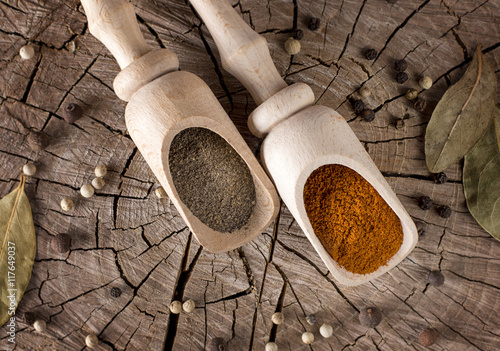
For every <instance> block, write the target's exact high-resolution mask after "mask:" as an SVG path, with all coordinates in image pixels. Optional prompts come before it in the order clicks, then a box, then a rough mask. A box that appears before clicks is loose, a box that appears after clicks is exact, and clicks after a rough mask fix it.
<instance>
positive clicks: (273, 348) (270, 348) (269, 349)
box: [266, 342, 278, 351]
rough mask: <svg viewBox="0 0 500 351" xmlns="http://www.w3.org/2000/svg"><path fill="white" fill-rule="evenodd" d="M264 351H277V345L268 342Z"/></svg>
mask: <svg viewBox="0 0 500 351" xmlns="http://www.w3.org/2000/svg"><path fill="white" fill-rule="evenodd" d="M266 351H278V345H277V344H276V343H275V342H268V343H267V344H266Z"/></svg>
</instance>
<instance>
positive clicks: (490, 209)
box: [464, 105, 500, 240]
mask: <svg viewBox="0 0 500 351" xmlns="http://www.w3.org/2000/svg"><path fill="white" fill-rule="evenodd" d="M464 193H465V199H466V200H467V207H468V208H469V211H470V213H471V214H472V216H473V217H474V218H475V219H476V221H477V222H478V223H479V224H480V225H481V227H483V228H484V230H486V231H487V232H488V233H490V234H491V236H493V237H494V238H496V239H498V240H500V106H499V105H497V106H496V108H495V116H494V118H493V123H491V126H490V128H489V129H488V131H487V132H486V134H485V135H484V136H483V137H482V138H481V139H480V140H479V142H478V143H477V144H476V146H474V148H473V149H472V150H471V151H470V152H469V153H468V154H467V155H466V156H465V162H464Z"/></svg>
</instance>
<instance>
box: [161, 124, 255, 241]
mask: <svg viewBox="0 0 500 351" xmlns="http://www.w3.org/2000/svg"><path fill="white" fill-rule="evenodd" d="M168 161H169V166H170V174H171V176H172V180H173V182H174V186H175V189H176V190H177V193H178V194H179V197H180V200H181V201H182V202H183V203H184V204H185V205H186V206H187V207H188V208H189V210H190V211H191V212H192V213H193V214H194V215H195V216H196V217H197V218H198V219H199V220H200V221H201V222H203V223H204V224H205V225H207V226H208V227H210V228H212V229H213V230H217V231H219V232H233V231H235V230H237V229H240V228H242V227H243V226H245V224H247V223H248V220H249V218H250V216H251V214H252V212H253V209H254V207H255V185H254V182H253V178H252V174H251V173H250V170H249V168H248V166H247V164H246V163H245V161H244V160H243V159H242V158H241V156H240V155H239V154H238V153H237V152H236V151H235V150H234V149H233V148H232V147H231V145H229V144H228V143H227V141H226V140H224V139H223V138H222V137H221V136H219V135H218V134H216V133H214V132H212V131H211V130H208V129H205V128H188V129H184V130H183V131H181V132H180V133H179V134H177V135H176V136H175V137H174V139H173V140H172V144H171V146H170V154H169V159H168Z"/></svg>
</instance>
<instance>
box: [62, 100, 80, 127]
mask: <svg viewBox="0 0 500 351" xmlns="http://www.w3.org/2000/svg"><path fill="white" fill-rule="evenodd" d="M62 115H63V118H64V120H65V121H66V122H68V123H74V122H76V121H77V120H78V119H79V118H80V117H82V115H83V109H82V108H81V106H80V105H78V104H68V105H67V106H66V108H65V109H64V110H63V112H62Z"/></svg>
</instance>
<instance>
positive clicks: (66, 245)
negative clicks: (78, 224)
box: [50, 234, 71, 253]
mask: <svg viewBox="0 0 500 351" xmlns="http://www.w3.org/2000/svg"><path fill="white" fill-rule="evenodd" d="M50 246H51V247H52V250H54V251H55V252H58V253H65V252H68V251H69V249H70V248H71V237H70V236H69V235H68V234H58V235H56V236H54V237H52V239H51V240H50Z"/></svg>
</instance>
